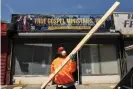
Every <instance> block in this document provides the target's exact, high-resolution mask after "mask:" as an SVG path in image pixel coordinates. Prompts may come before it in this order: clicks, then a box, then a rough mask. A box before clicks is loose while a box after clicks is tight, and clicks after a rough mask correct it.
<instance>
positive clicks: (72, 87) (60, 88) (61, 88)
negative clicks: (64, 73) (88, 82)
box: [56, 85, 76, 89]
mask: <svg viewBox="0 0 133 89" xmlns="http://www.w3.org/2000/svg"><path fill="white" fill-rule="evenodd" d="M56 89H76V87H75V85H72V86H70V87H67V88H63V87H58V86H56Z"/></svg>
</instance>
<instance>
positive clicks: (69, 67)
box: [51, 57, 76, 84]
mask: <svg viewBox="0 0 133 89" xmlns="http://www.w3.org/2000/svg"><path fill="white" fill-rule="evenodd" d="M63 61H64V58H60V57H58V58H56V59H55V60H54V61H53V62H52V64H51V72H52V73H53V72H54V71H55V69H56V68H58V67H59V66H60V65H61V63H62V62H63ZM75 70H76V62H72V60H70V61H69V62H68V63H67V64H66V65H65V66H64V67H63V68H62V70H61V71H60V72H59V73H58V74H57V75H56V76H55V77H54V82H55V83H56V84H67V83H71V82H74V78H73V75H72V73H73V72H75Z"/></svg>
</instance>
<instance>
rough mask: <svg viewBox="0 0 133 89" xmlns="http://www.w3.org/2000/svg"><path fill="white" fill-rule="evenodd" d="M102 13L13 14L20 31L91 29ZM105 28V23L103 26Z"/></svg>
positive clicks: (13, 21)
mask: <svg viewBox="0 0 133 89" xmlns="http://www.w3.org/2000/svg"><path fill="white" fill-rule="evenodd" d="M101 17H102V15H62V14H61V15H56V14H55V15H41V14H13V15H12V23H16V24H17V27H18V29H17V30H18V31H43V30H58V29H87V30H89V29H91V28H92V27H93V26H95V24H96V23H97V22H98V21H99V19H100V18H101ZM101 28H105V23H104V24H103V25H102V26H101Z"/></svg>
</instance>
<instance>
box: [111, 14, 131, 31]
mask: <svg viewBox="0 0 133 89" xmlns="http://www.w3.org/2000/svg"><path fill="white" fill-rule="evenodd" d="M113 17H114V24H115V29H116V30H117V31H121V32H122V33H123V34H133V13H118V12H116V13H114V14H113Z"/></svg>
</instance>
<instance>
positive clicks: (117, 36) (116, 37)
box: [10, 33, 122, 83]
mask: <svg viewBox="0 0 133 89" xmlns="http://www.w3.org/2000/svg"><path fill="white" fill-rule="evenodd" d="M64 34H66V33H64ZM85 34H86V33H83V34H79V38H80V39H82V37H83V36H84V35H85ZM47 35H48V34H47ZM61 35H62V34H61ZM77 35H78V34H75V37H73V36H69V37H68V38H71V37H72V38H77ZM62 36H63V35H62ZM60 37H61V36H56V35H53V37H50V36H46V37H44V36H39V37H38V36H35V37H34V36H32V35H31V36H30V37H29V36H15V37H14V38H13V39H12V41H13V44H16V41H17V40H20V39H25V38H28V40H30V39H33V40H32V41H31V42H32V43H34V42H35V43H36V41H35V39H38V38H41V39H42V38H43V39H45V41H46V43H47V42H49V40H46V39H59V38H60ZM103 37H107V38H103ZM110 37H111V38H110ZM61 38H63V39H64V38H67V37H66V36H63V37H61ZM93 39H99V41H97V42H101V43H104V42H105V44H108V43H112V41H113V43H114V44H116V45H117V48H119V47H120V45H121V43H120V42H119V40H120V34H118V33H114V34H113V33H112V34H111V33H107V34H105V33H103V34H102V33H101V34H94V35H93V37H92V39H90V40H89V42H87V43H95V42H93ZM109 39H111V41H109V42H107V40H109ZM114 39H115V40H114ZM65 41H68V40H65ZM21 42H22V43H23V41H21ZM21 42H20V44H21ZM24 42H27V41H26V40H25V41H24ZM58 42H61V41H58ZM71 42H73V40H71ZM76 42H77V43H78V42H79V40H76ZM97 42H96V43H97ZM118 44H119V45H118ZM117 52H119V53H120V52H121V50H120V49H117ZM12 55H13V54H12ZM118 57H119V56H118ZM121 60H122V59H121ZM12 63H13V61H12ZM119 70H121V69H120V68H119ZM120 74H121V73H120ZM11 76H12V77H11V81H10V83H13V80H12V79H13V66H12V71H11ZM80 80H81V79H80Z"/></svg>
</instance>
